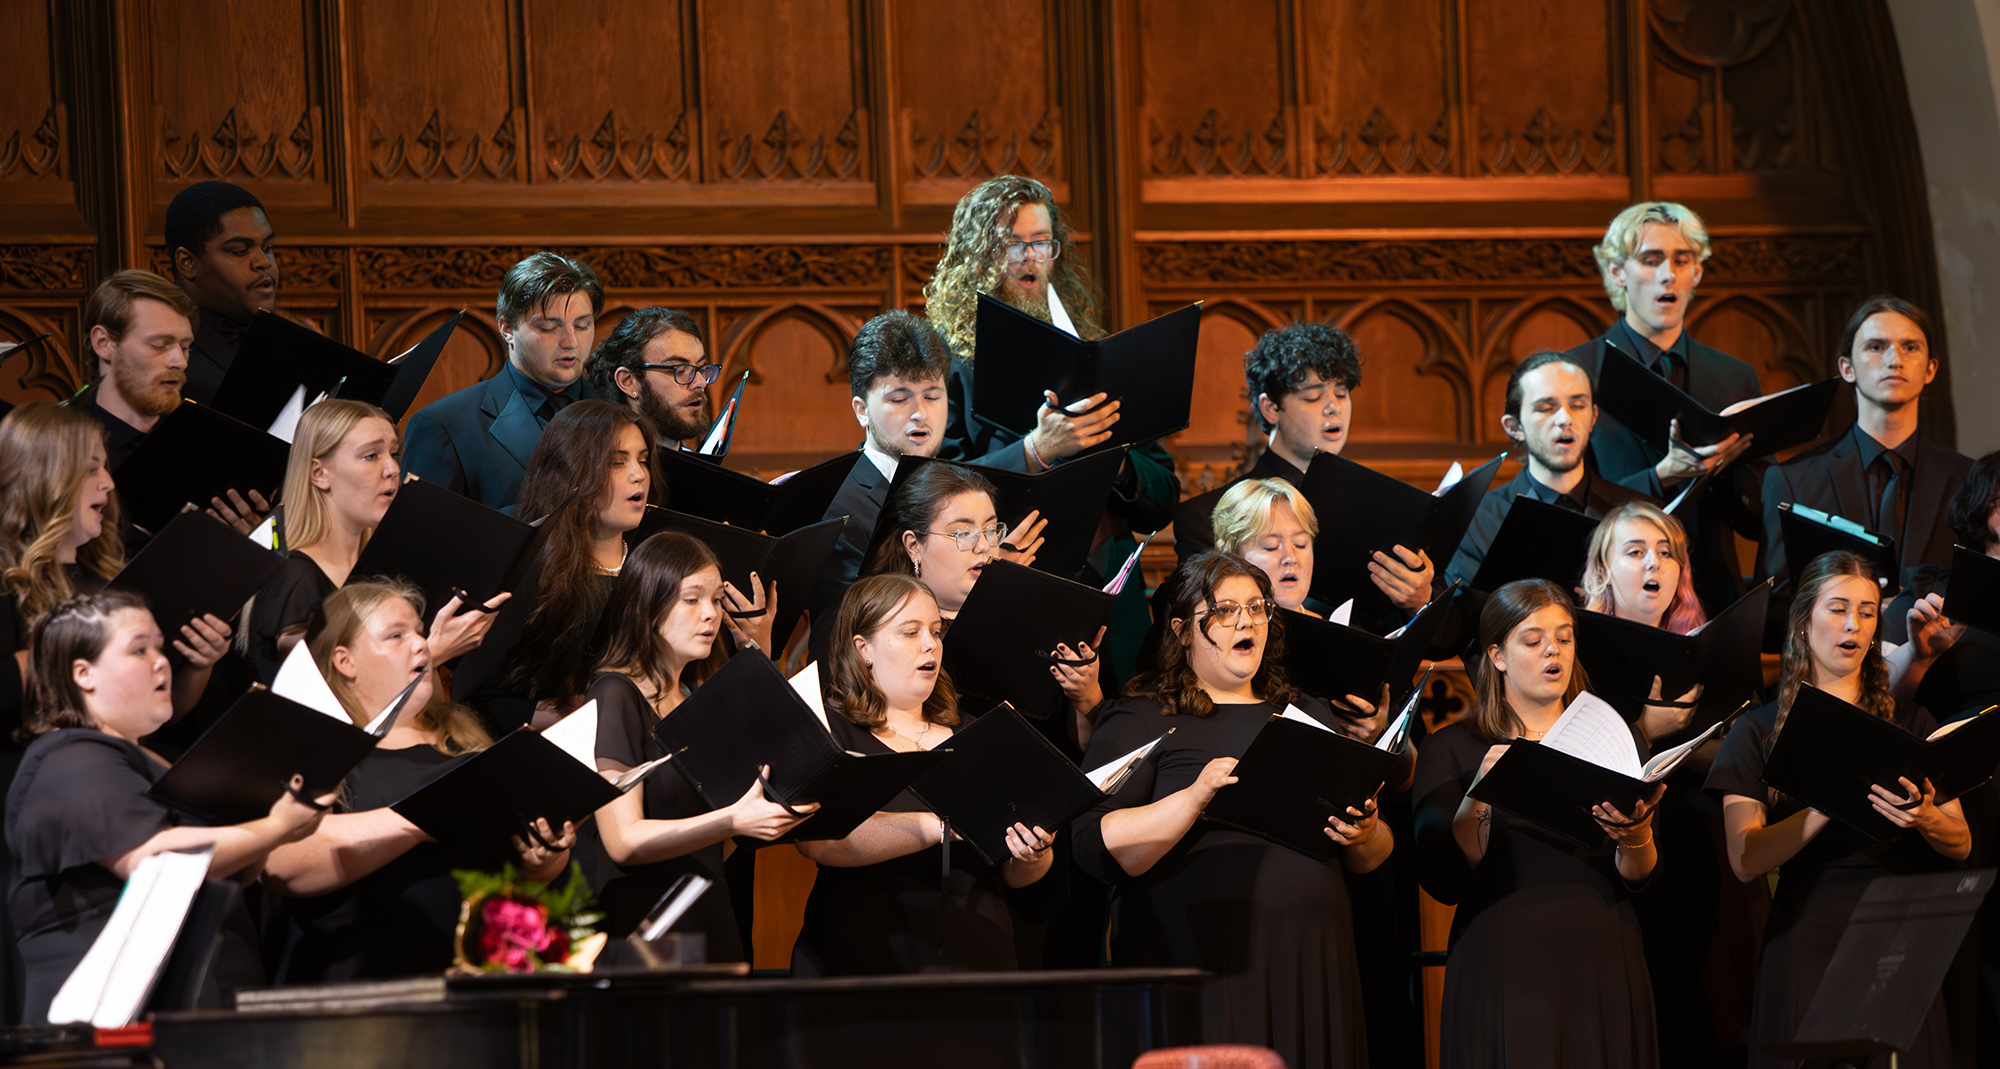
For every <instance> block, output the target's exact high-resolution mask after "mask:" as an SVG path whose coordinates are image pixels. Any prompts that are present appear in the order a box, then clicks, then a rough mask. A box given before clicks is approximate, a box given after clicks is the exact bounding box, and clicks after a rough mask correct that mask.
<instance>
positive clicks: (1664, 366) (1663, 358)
mask: <svg viewBox="0 0 2000 1069" xmlns="http://www.w3.org/2000/svg"><path fill="white" fill-rule="evenodd" d="M1653 370H1654V371H1657V372H1659V373H1660V377H1661V378H1663V379H1665V380H1667V381H1668V382H1671V383H1673V384H1674V385H1675V386H1678V387H1680V388H1681V389H1683V390H1685V389H1687V368H1686V367H1684V366H1682V364H1681V361H1680V358H1679V357H1677V356H1675V355H1674V354H1672V353H1661V354H1660V362H1659V363H1657V364H1654V365H1653Z"/></svg>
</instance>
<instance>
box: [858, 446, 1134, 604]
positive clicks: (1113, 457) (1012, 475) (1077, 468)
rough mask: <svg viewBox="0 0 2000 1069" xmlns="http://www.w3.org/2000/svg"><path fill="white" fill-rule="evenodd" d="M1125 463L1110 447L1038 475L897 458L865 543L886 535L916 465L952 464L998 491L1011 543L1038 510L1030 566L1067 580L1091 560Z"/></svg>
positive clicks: (996, 505) (997, 504)
mask: <svg viewBox="0 0 2000 1069" xmlns="http://www.w3.org/2000/svg"><path fill="white" fill-rule="evenodd" d="M1124 462H1125V454H1124V453H1123V451H1121V450H1115V449H1114V450H1107V451H1105V452H1101V453H1093V454H1091V455H1090V456H1087V457H1082V458H1079V459H1073V460H1069V461H1066V462H1064V463H1061V464H1058V465H1056V466H1055V467H1053V468H1050V469H1049V470H1048V471H1045V472H1042V473H1041V474H1039V475H1028V474H1024V473H1022V472H1018V471H1007V470H1005V469H1002V468H988V467H982V466H981V465H978V464H961V463H959V462H958V461H954V460H938V459H936V458H933V457H913V456H905V457H903V458H902V459H901V460H900V461H898V462H897V465H896V478H895V479H894V480H893V481H892V482H891V483H890V485H889V498H888V501H889V504H888V506H886V507H884V508H883V509H882V514H881V517H880V518H879V519H878V520H877V521H876V524H875V533H874V536H873V537H872V538H871V539H870V541H869V545H870V547H871V549H872V547H874V546H878V545H880V544H881V543H882V541H883V540H884V539H886V538H888V537H889V528H890V527H891V526H892V525H893V524H894V523H895V520H894V516H893V513H894V511H895V510H894V505H895V502H896V496H897V494H898V493H900V492H901V490H902V488H903V486H904V485H905V484H906V483H908V482H909V480H910V477H911V476H913V475H915V474H916V473H917V470H918V469H920V468H922V467H923V466H924V465H926V464H951V465H953V466H955V467H960V468H964V469H965V470H967V471H972V472H977V473H978V474H980V475H981V476H983V477H985V479H986V480H987V481H988V482H990V483H992V484H993V488H994V489H995V490H997V491H998V492H999V495H1000V499H999V500H998V501H995V502H993V506H994V507H993V511H994V514H995V515H997V516H998V517H999V519H1000V522H1001V523H1004V524H1006V525H1007V527H1008V529H1009V530H1008V536H1007V537H1008V542H1009V544H1010V545H1018V544H1019V543H1015V542H1013V538H1014V537H1015V536H1014V533H1013V532H1014V530H1015V529H1018V528H1019V527H1020V526H1021V524H1022V522H1023V521H1025V520H1026V519H1027V517H1028V514H1029V513H1040V515H1041V518H1042V519H1043V520H1044V521H1046V523H1047V525H1048V526H1047V527H1046V528H1045V529H1044V531H1043V535H1042V537H1043V543H1042V548H1041V549H1040V550H1039V551H1038V552H1036V554H1035V561H1034V568H1035V570H1036V571H1041V572H1047V573H1048V574H1050V575H1060V576H1063V577H1064V578H1068V577H1070V576H1073V575H1075V574H1076V573H1077V570H1078V569H1080V568H1082V567H1083V565H1084V563H1085V562H1086V561H1088V560H1089V559H1090V547H1091V544H1092V543H1093V542H1094V541H1095V540H1096V537H1097V524H1098V521H1099V520H1101V519H1102V518H1103V517H1104V507H1105V505H1106V503H1107V502H1109V501H1110V499H1111V487H1112V484H1113V483H1115V482H1117V480H1118V471H1119V468H1121V467H1122V466H1123V465H1124Z"/></svg>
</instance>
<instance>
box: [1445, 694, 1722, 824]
mask: <svg viewBox="0 0 2000 1069" xmlns="http://www.w3.org/2000/svg"><path fill="white" fill-rule="evenodd" d="M1729 722H1730V721H1729V719H1724V720H1721V721H1718V722H1716V723H1715V724H1712V725H1710V726H1709V727H1708V729H1707V730H1706V731H1703V732H1701V733H1699V734H1697V735H1696V736H1695V737H1694V738H1692V739H1689V740H1688V741H1686V742H1683V743H1681V744H1680V745H1678V746H1674V747H1671V748H1668V749H1665V750H1661V751H1660V752H1659V753H1657V754H1654V755H1653V758H1652V760H1650V761H1647V762H1645V763H1643V764H1642V763H1640V761H1639V746H1638V743H1637V742H1636V741H1634V739H1633V737H1632V729H1631V727H1630V726H1628V725H1627V724H1626V723H1625V718H1624V717H1621V716H1619V715H1618V710H1616V709H1613V708H1612V707H1611V706H1610V705H1609V704H1608V703H1606V702H1605V701H1604V699H1602V698H1599V697H1598V696H1597V695H1595V694H1592V693H1590V692H1589V691H1585V692H1583V693H1582V694H1579V695H1577V696H1576V700H1574V701H1572V702H1570V704H1569V708H1567V709H1565V710H1563V714H1562V716H1561V717H1560V718H1558V719H1557V720H1556V722H1555V725H1554V726H1553V727H1551V728H1549V733H1548V734H1547V735H1544V736H1542V739H1541V741H1540V742H1530V741H1529V740H1527V739H1515V740H1514V741H1513V742H1512V743H1511V744H1509V745H1508V747H1507V752H1506V753H1504V754H1501V755H1500V759H1499V760H1498V761H1495V762H1493V767H1492V768H1489V769H1487V770H1486V774H1485V775H1484V776H1480V777H1478V778H1476V779H1474V780H1473V782H1472V787H1471V789H1470V790H1468V791H1467V792H1466V793H1467V794H1470V795H1471V796H1472V797H1473V798H1476V799H1478V800H1479V801H1482V802H1485V803H1486V804H1488V805H1491V806H1497V807H1499V808H1501V809H1504V810H1506V811H1507V812H1509V813H1512V814H1514V815H1515V816H1517V817H1521V818H1523V819H1526V820H1531V821H1533V822H1535V823H1536V824H1540V825H1541V826H1542V827H1544V828H1547V829H1549V830H1550V831H1553V832H1555V833H1556V834H1558V835H1561V836H1563V837H1564V838H1566V839H1569V840H1570V841H1571V842H1574V843H1576V844H1577V845H1578V846H1582V847H1586V848H1596V847H1601V846H1603V845H1604V843H1605V841H1606V840H1607V839H1608V838H1609V836H1607V835H1605V834H1604V829H1603V828H1602V827H1600V826H1598V823H1597V819H1596V818H1595V817H1593V816H1592V815H1591V809H1592V807H1594V806H1596V805H1598V804H1600V803H1610V804H1611V805H1612V806H1615V807H1616V808H1617V809H1618V811H1619V812H1621V813H1625V814H1627V815H1630V814H1631V812H1632V811H1633V809H1634V808H1635V807H1637V806H1638V804H1639V801H1640V800H1641V799H1643V798H1646V797H1648V796H1650V795H1651V794H1652V793H1653V790H1654V785H1655V784H1657V783H1659V782H1660V781H1661V780H1663V779H1666V778H1667V776H1668V775H1669V774H1671V773H1672V772H1673V770H1674V769H1676V768H1679V767H1680V764H1681V762H1682V761H1685V760H1687V756H1688V754H1690V753H1693V752H1694V751H1695V750H1696V749H1697V748H1698V747H1700V746H1701V744H1702V743H1704V742H1707V741H1708V740H1709V739H1711V738H1714V737H1715V736H1716V735H1717V734H1719V733H1720V732H1721V731H1722V730H1723V728H1724V727H1725V726H1726V725H1727V724H1728V723H1729Z"/></svg>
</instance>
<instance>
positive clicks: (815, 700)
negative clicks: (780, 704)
mask: <svg viewBox="0 0 2000 1069" xmlns="http://www.w3.org/2000/svg"><path fill="white" fill-rule="evenodd" d="M790 682H791V684H792V689H793V690H794V691H796V692H798V695H799V697H801V698H804V699H805V703H806V704H807V705H808V706H810V707H811V708H812V711H813V715H814V716H816V717H819V726H820V727H823V728H825V729H826V731H827V734H829V735H831V734H833V725H832V724H829V723H827V722H826V699H825V698H823V697H821V695H820V690H819V662H818V661H813V662H811V663H810V664H807V665H806V666H805V667H804V668H801V669H799V672H798V674H797V675H795V676H793V677H792V678H791V681H790Z"/></svg>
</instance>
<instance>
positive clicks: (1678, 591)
mask: <svg viewBox="0 0 2000 1069" xmlns="http://www.w3.org/2000/svg"><path fill="white" fill-rule="evenodd" d="M1583 599H1584V605H1583V607H1584V608H1585V609H1586V610H1588V611H1590V612H1596V613H1603V614H1604V615H1606V616H1616V617H1618V618H1619V619H1621V620H1630V621H1632V622H1633V623H1640V624H1645V625H1646V626H1647V627H1657V628H1661V629H1663V630H1667V631H1671V632H1673V633H1674V634H1676V635H1685V634H1689V633H1691V632H1693V631H1694V629H1695V628H1698V627H1700V626H1701V625H1702V624H1704V623H1706V622H1708V614H1707V613H1706V612H1704V611H1703V610H1702V607H1701V598H1700V597H1698V596H1697V595H1696V594H1695V586H1694V567H1693V565H1692V564H1691V563H1690V562H1689V561H1688V538H1687V530H1686V529H1685V528H1683V527H1682V526H1681V522H1680V521H1679V520H1677V519H1675V518H1673V517H1672V516H1669V515H1668V514H1667V513H1666V511H1665V510H1663V509H1661V508H1660V507H1659V506H1658V505H1655V504H1653V503H1652V502H1650V501H1627V502H1625V503H1624V504H1622V505H1619V506H1618V507H1617V508H1615V509H1612V510H1611V511H1610V512H1608V513H1606V514H1605V516H1604V519H1603V520H1602V521H1600V522H1599V523H1598V525H1597V529H1596V530H1595V531H1592V532H1591V534H1590V548H1589V550H1588V552H1587V553H1586V554H1585V559H1584V565H1583ZM1700 698H1701V687H1700V686H1699V685H1697V686H1696V687H1695V688H1694V689H1693V690H1691V691H1689V692H1687V693H1686V694H1683V695H1681V696H1680V697H1679V698H1676V699H1669V698H1667V697H1666V696H1665V695H1662V694H1661V693H1660V680H1659V677H1657V676H1655V677H1654V679H1653V691H1652V694H1651V695H1649V696H1648V699H1647V701H1648V704H1647V705H1646V706H1645V708H1644V710H1643V711H1642V712H1641V713H1640V714H1639V730H1640V731H1641V732H1643V733H1644V734H1645V736H1646V739H1647V741H1649V742H1651V741H1653V740H1657V739H1661V738H1664V737H1666V736H1668V735H1671V734H1673V733H1675V732H1677V731H1680V730H1681V729H1682V728H1685V727H1686V726H1687V723H1688V717H1689V715H1690V714H1691V713H1693V711H1694V703H1695V702H1696V701H1697V700H1699V699H1700ZM1654 703H1658V704H1654ZM1628 715H1629V714H1628Z"/></svg>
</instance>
